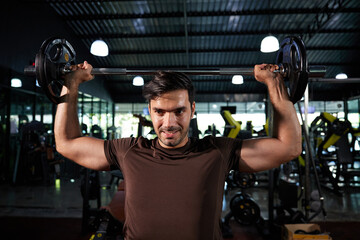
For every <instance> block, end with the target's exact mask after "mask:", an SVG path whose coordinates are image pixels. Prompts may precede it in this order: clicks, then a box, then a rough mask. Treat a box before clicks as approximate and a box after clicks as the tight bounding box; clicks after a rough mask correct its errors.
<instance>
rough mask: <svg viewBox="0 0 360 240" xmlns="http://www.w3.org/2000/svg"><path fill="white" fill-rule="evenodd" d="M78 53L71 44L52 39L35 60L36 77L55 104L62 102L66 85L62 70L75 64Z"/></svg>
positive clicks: (59, 39)
mask: <svg viewBox="0 0 360 240" xmlns="http://www.w3.org/2000/svg"><path fill="white" fill-rule="evenodd" d="M75 57H76V53H75V50H74V48H73V47H72V46H71V44H70V43H69V42H68V41H67V40H65V39H61V38H56V37H52V38H49V39H47V40H45V41H44V42H43V44H42V45H41V47H40V50H39V52H38V54H37V55H36V58H35V70H36V77H37V79H38V83H39V85H40V87H41V88H42V89H43V91H44V92H45V94H46V95H47V97H48V98H49V99H50V100H51V101H52V102H53V103H55V104H58V103H60V102H61V98H60V93H61V89H62V87H63V85H64V81H63V76H64V74H63V73H62V69H63V68H64V67H65V66H70V65H74V64H75Z"/></svg>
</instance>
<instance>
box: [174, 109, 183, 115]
mask: <svg viewBox="0 0 360 240" xmlns="http://www.w3.org/2000/svg"><path fill="white" fill-rule="evenodd" d="M183 112H184V110H182V109H181V110H177V111H176V114H178V115H179V114H182V113H183Z"/></svg>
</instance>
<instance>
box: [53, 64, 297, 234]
mask: <svg viewBox="0 0 360 240" xmlns="http://www.w3.org/2000/svg"><path fill="white" fill-rule="evenodd" d="M276 68H277V66H276V65H268V64H262V65H256V66H255V67H254V75H255V78H256V79H257V80H258V81H259V82H262V83H264V84H266V85H267V87H268V91H269V96H270V100H271V102H272V104H273V108H274V131H273V132H274V137H272V138H261V139H249V140H244V141H242V140H240V139H231V138H215V137H212V136H209V137H205V138H203V139H200V140H199V139H195V138H189V137H188V135H187V132H188V129H189V123H190V120H191V118H192V117H193V115H194V112H195V102H194V88H193V85H192V83H191V81H190V79H189V78H188V77H187V76H186V75H184V74H181V73H173V72H160V73H159V74H157V75H156V76H155V77H154V79H153V80H152V81H150V82H149V83H148V84H147V85H146V86H145V87H144V92H143V95H144V97H145V98H146V99H147V100H148V102H149V113H150V116H151V120H152V123H153V127H154V130H155V132H156V134H157V138H155V139H154V140H147V139H145V138H143V137H139V138H123V139H116V140H111V141H104V140H100V139H94V138H90V137H82V136H81V133H80V127H79V122H78V117H77V98H78V86H79V84H80V83H82V82H85V81H89V80H91V79H92V78H93V76H92V75H91V69H92V66H91V65H90V64H88V63H87V62H84V63H83V64H79V65H77V66H74V67H73V70H74V71H73V72H72V73H71V74H70V75H67V76H66V81H65V82H66V85H65V86H64V88H63V90H62V94H63V95H64V96H65V99H66V101H65V102H64V103H61V104H59V105H58V108H57V113H56V118H55V140H56V147H57V150H58V152H59V153H61V154H62V155H64V156H65V157H67V158H69V159H71V160H73V161H75V162H76V163H78V164H80V165H82V166H84V167H87V168H91V169H95V170H108V169H110V166H111V165H113V166H114V165H115V166H118V167H119V168H120V170H121V171H122V173H123V175H124V179H125V189H126V200H125V224H124V234H125V238H126V239H128V240H129V239H157V240H159V239H172V240H174V239H206V240H209V239H221V228H220V221H221V219H220V218H221V208H222V196H223V190H224V181H225V178H226V175H227V174H228V172H229V170H230V169H232V168H238V169H239V170H240V171H243V172H256V171H263V170H266V169H270V168H274V167H277V166H279V165H280V164H282V163H285V162H288V161H290V160H292V159H294V158H295V157H297V156H298V155H299V154H300V152H301V130H300V125H299V122H298V119H297V115H296V111H295V108H294V106H293V104H292V103H291V101H290V100H289V97H288V93H287V90H286V88H285V86H284V83H283V78H282V77H281V76H280V75H279V74H278V73H274V72H273V71H274V70H275V69H276Z"/></svg>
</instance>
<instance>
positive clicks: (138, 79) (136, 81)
mask: <svg viewBox="0 0 360 240" xmlns="http://www.w3.org/2000/svg"><path fill="white" fill-rule="evenodd" d="M133 85H134V86H142V85H144V79H143V78H142V77H140V76H136V77H134V79H133Z"/></svg>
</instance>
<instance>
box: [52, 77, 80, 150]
mask: <svg viewBox="0 0 360 240" xmlns="http://www.w3.org/2000/svg"><path fill="white" fill-rule="evenodd" d="M70 84H71V85H70V86H64V87H63V89H62V92H61V94H62V95H65V94H66V98H65V99H66V101H65V102H64V103H60V104H58V106H57V110H56V116H55V125H54V133H55V141H56V144H57V147H61V145H63V144H65V143H66V141H68V140H71V139H74V138H77V137H80V136H81V130H80V124H79V118H78V114H77V103H78V100H77V99H78V87H79V85H78V84H77V83H75V82H72V83H70Z"/></svg>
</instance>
